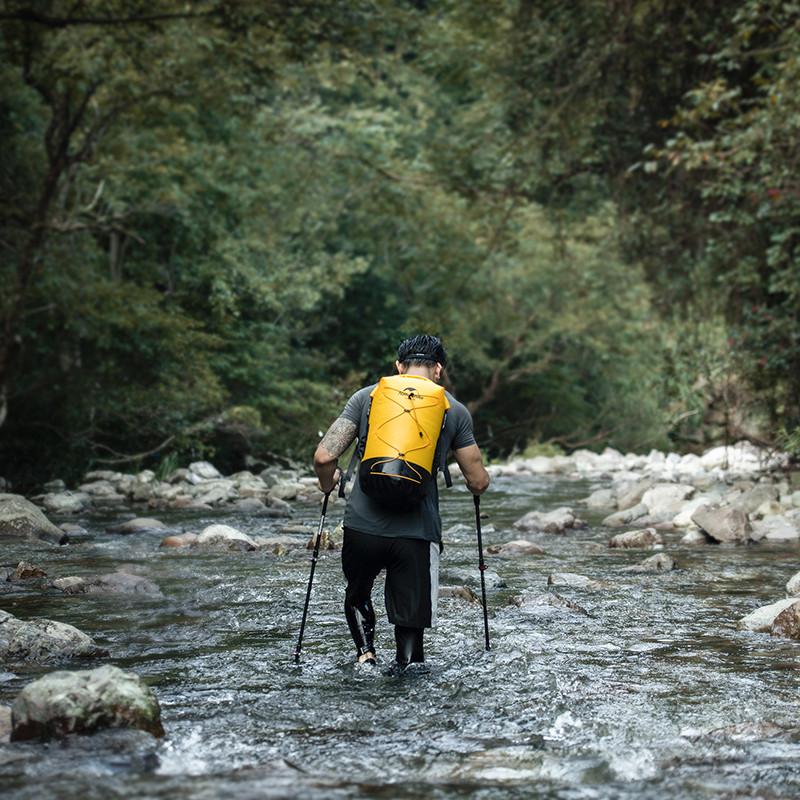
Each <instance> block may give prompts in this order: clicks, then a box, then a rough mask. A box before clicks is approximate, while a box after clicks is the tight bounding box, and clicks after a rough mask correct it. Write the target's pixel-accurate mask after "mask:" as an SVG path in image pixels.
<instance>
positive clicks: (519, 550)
mask: <svg viewBox="0 0 800 800" xmlns="http://www.w3.org/2000/svg"><path fill="white" fill-rule="evenodd" d="M485 553H486V555H490V556H541V555H544V550H543V549H542V548H541V547H539V545H537V544H534V543H533V542H529V541H528V540H527V539H514V540H513V541H511V542H506V543H505V544H490V545H489V546H488V547H487V548H486V550H485Z"/></svg>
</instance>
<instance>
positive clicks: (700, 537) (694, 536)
mask: <svg viewBox="0 0 800 800" xmlns="http://www.w3.org/2000/svg"><path fill="white" fill-rule="evenodd" d="M713 541H714V540H713V539H712V538H711V537H710V536H709V535H708V534H707V533H705V532H704V531H701V530H700V529H699V528H695V529H694V530H691V531H687V532H686V533H685V534H684V535H683V537H682V538H681V544H710V543H711V542H713Z"/></svg>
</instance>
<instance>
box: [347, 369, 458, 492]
mask: <svg viewBox="0 0 800 800" xmlns="http://www.w3.org/2000/svg"><path fill="white" fill-rule="evenodd" d="M449 407H450V403H449V402H448V400H447V396H446V394H445V390H444V388H443V387H441V386H439V385H438V384H436V383H434V382H433V381H431V380H428V379H427V378H423V377H422V376H420V375H392V376H390V377H384V378H381V380H380V382H379V383H378V385H377V386H376V387H375V389H373V391H372V394H371V403H370V410H369V420H368V425H367V435H366V441H365V443H364V451H363V454H362V456H361V466H360V468H359V481H360V483H361V488H362V489H363V490H364V492H365V493H366V494H368V495H369V496H370V497H372V498H374V499H375V500H378V501H380V502H382V503H383V504H385V505H388V506H393V507H397V508H404V507H409V506H412V505H414V504H416V503H418V502H419V501H420V500H421V499H422V498H423V497H424V495H425V493H426V492H427V488H428V484H429V483H430V481H431V479H432V477H433V476H434V475H435V473H436V467H437V466H438V465H437V464H436V463H435V459H436V453H437V444H438V442H439V435H440V434H441V431H442V425H443V422H444V415H445V412H446V411H447V409H448V408H449Z"/></svg>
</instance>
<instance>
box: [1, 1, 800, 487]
mask: <svg viewBox="0 0 800 800" xmlns="http://www.w3.org/2000/svg"><path fill="white" fill-rule="evenodd" d="M0 32H1V36H0V71H1V74H2V79H1V80H0V143H1V144H0V148H1V149H0V475H2V476H3V477H4V478H6V479H8V480H10V481H12V482H13V483H14V484H15V485H20V486H33V485H36V484H37V483H40V482H42V481H45V480H48V479H50V478H53V477H56V476H58V477H63V478H65V479H67V480H69V479H72V478H74V477H76V476H78V475H81V474H83V472H85V470H86V469H88V468H90V467H92V468H109V467H111V468H114V469H124V470H129V471H130V470H133V469H137V468H143V467H147V468H151V469H154V470H156V471H159V470H162V471H164V470H171V469H173V468H174V467H175V466H178V465H181V464H183V463H185V462H187V461H188V460H190V459H194V460H196V459H199V458H209V459H211V460H213V461H214V463H215V464H217V465H218V466H219V467H220V468H221V469H222V470H223V471H225V472H230V471H233V470H235V469H241V468H243V467H244V466H245V465H247V464H253V463H257V462H259V461H263V462H269V461H272V460H277V461H281V460H287V459H288V460H295V461H304V462H308V461H309V459H310V456H311V453H312V452H313V448H314V446H315V443H316V442H317V441H318V438H319V435H320V432H321V431H324V430H325V428H326V427H327V425H328V424H329V423H330V422H331V421H332V420H333V419H334V418H335V416H336V415H337V414H338V412H339V410H340V409H341V408H342V406H343V404H344V402H345V401H346V399H347V397H348V396H349V394H350V393H351V392H352V391H354V390H355V389H357V388H358V387H360V386H362V385H364V384H367V383H371V382H373V381H374V380H376V379H377V377H378V376H380V375H382V374H388V373H389V372H391V370H392V368H393V362H394V353H395V348H396V345H397V343H398V341H399V340H400V339H401V338H403V337H404V336H406V335H409V334H413V333H416V332H420V331H424V332H428V333H435V334H438V335H440V336H441V337H442V338H443V340H444V342H445V345H446V347H447V348H448V352H449V355H450V364H449V367H448V371H447V377H446V381H447V386H448V388H449V389H450V390H451V391H453V393H454V394H455V395H456V396H457V397H458V398H459V399H460V400H462V401H463V402H465V403H466V404H467V405H468V407H469V408H470V410H471V412H472V413H473V416H474V421H475V428H476V435H477V438H478V441H479V444H480V445H481V446H482V448H484V449H485V450H486V452H487V453H488V454H489V455H490V456H491V457H493V458H497V457H504V456H507V455H509V454H510V453H514V452H529V453H530V452H545V453H548V452H556V451H565V452H569V451H571V450H573V449H575V448H579V447H588V448H590V449H593V450H597V451H598V452H599V451H601V450H602V449H603V448H605V447H607V446H611V447H614V448H617V449H619V450H622V451H637V452H642V451H644V452H646V451H647V450H649V449H650V448H653V447H659V448H671V449H674V450H678V451H682V452H687V451H693V450H700V449H702V448H704V447H708V446H709V445H711V444H717V443H727V442H732V441H738V440H741V439H747V440H750V441H752V442H754V443H757V444H760V445H768V446H773V447H779V448H782V449H786V450H789V451H790V452H794V453H800V267H798V253H799V252H800V178H798V176H799V175H800V164H798V162H799V161H800V4H798V3H797V2H782V1H780V0H707V1H706V2H700V3H694V4H688V3H684V2H678V1H677V0H572V1H571V2H567V1H566V0H415V1H412V0H393V1H391V0H346V1H344V0H292V1H290V0H261V1H260V2H255V0H243V1H242V2H234V0H229V1H227V2H221V1H218V0H196V1H195V2H177V0H174V1H170V0H149V1H148V2H144V0H37V2H32V1H31V0H29V1H28V2H25V1H24V0H0Z"/></svg>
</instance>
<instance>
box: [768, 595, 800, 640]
mask: <svg viewBox="0 0 800 800" xmlns="http://www.w3.org/2000/svg"><path fill="white" fill-rule="evenodd" d="M769 632H770V633H771V634H772V635H773V636H783V637H785V638H787V639H800V600H796V601H795V602H794V603H792V605H790V606H788V607H787V608H784V609H783V611H781V613H780V614H778V616H776V617H775V619H774V620H773V621H772V625H771V626H770V629H769Z"/></svg>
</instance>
